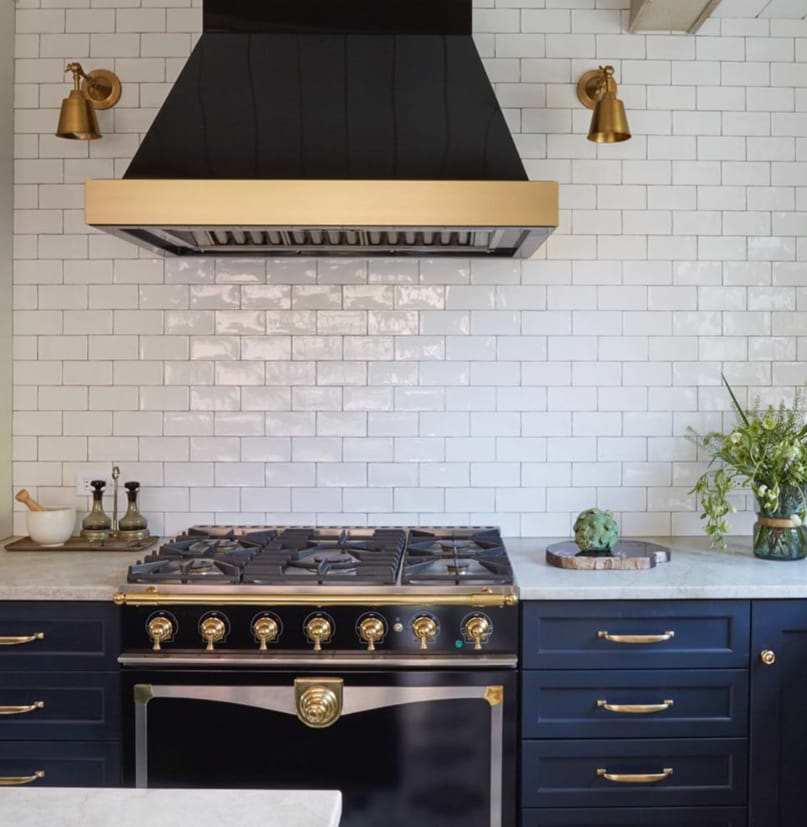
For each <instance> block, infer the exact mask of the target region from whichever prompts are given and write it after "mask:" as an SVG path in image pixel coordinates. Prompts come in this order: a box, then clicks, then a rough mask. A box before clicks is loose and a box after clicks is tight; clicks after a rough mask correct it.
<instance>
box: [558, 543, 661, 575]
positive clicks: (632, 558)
mask: <svg viewBox="0 0 807 827" xmlns="http://www.w3.org/2000/svg"><path fill="white" fill-rule="evenodd" d="M671 557H672V553H671V552H670V549H668V548H667V547H666V546H659V545H656V543H645V542H644V541H642V540H620V541H619V542H618V543H617V544H616V545H615V546H614V548H613V549H612V550H611V551H610V552H609V553H603V552H585V551H580V547H579V546H578V545H577V543H575V542H574V541H573V540H568V541H566V542H565V543H555V544H554V545H551V546H547V549H546V562H547V563H549V565H550V566H555V567H556V568H559V569H581V570H584V571H599V570H604V571H607V570H614V569H628V570H633V571H641V570H643V569H652V568H655V566H656V564H657V563H669V562H670V558H671Z"/></svg>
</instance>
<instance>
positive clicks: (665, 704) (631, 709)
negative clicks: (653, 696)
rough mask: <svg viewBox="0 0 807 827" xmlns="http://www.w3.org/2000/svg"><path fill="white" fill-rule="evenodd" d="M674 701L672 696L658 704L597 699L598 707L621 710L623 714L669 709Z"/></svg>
mask: <svg viewBox="0 0 807 827" xmlns="http://www.w3.org/2000/svg"><path fill="white" fill-rule="evenodd" d="M674 703H675V701H673V700H672V698H670V699H668V700H666V701H662V702H661V703H660V704H609V703H608V701H605V700H598V701H597V707H598V708H599V709H607V710H608V711H609V712H621V713H623V714H625V715H647V714H648V713H650V712H664V710H665V709H669V708H670V707H671V706H672V705H673V704H674Z"/></svg>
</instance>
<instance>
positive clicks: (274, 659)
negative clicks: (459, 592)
mask: <svg viewBox="0 0 807 827" xmlns="http://www.w3.org/2000/svg"><path fill="white" fill-rule="evenodd" d="M118 663H119V664H121V666H143V667H147V668H149V669H160V668H163V667H166V666H207V667H212V668H218V667H224V666H259V667H262V668H267V667H278V666H283V667H289V666H291V667H296V666H299V667H304V666H316V667H323V668H334V669H336V668H339V667H340V666H366V667H368V668H373V667H379V668H385V669H386V668H391V667H404V668H411V667H417V668H419V669H435V668H439V669H443V668H447V667H450V668H463V669H467V668H469V667H470V668H473V669H509V668H512V667H514V666H517V665H518V658H517V657H516V656H515V655H450V656H445V655H433V656H432V655H428V654H426V655H409V656H407V655H390V654H373V655H371V654H368V653H366V652H365V653H358V654H352V653H351V654H347V653H346V654H339V653H331V652H321V653H320V654H317V655H311V654H295V653H289V654H288V655H278V654H273V653H268V654H267V655H256V654H252V653H245V654H237V653H233V652H222V653H221V654H219V653H217V652H212V653H209V654H207V653H205V654H201V653H199V654H197V653H192V654H187V655H182V654H174V653H172V654H168V653H165V654H158V653H148V654H145V653H144V654H123V655H121V656H120V657H119V658H118Z"/></svg>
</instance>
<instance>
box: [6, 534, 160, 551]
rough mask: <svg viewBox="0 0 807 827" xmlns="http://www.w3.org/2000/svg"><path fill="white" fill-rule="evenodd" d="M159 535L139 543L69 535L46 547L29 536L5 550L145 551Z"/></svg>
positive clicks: (9, 545) (157, 539) (16, 541)
mask: <svg viewBox="0 0 807 827" xmlns="http://www.w3.org/2000/svg"><path fill="white" fill-rule="evenodd" d="M159 540H160V538H159V537H146V539H145V540H143V541H142V542H140V543H130V542H129V541H128V540H115V539H111V540H104V541H103V542H100V543H90V542H89V541H88V540H86V539H85V538H84V537H71V538H70V539H69V540H68V541H67V542H66V543H65V544H64V545H62V546H51V547H50V548H47V547H45V546H40V545H39V543H35V542H34V541H33V540H32V539H31V538H30V537H23V538H22V539H21V540H15V541H14V542H13V543H9V544H8V545H7V546H6V551H145V550H146V549H147V548H149V547H151V546H153V545H154V544H155V543H157V542H159Z"/></svg>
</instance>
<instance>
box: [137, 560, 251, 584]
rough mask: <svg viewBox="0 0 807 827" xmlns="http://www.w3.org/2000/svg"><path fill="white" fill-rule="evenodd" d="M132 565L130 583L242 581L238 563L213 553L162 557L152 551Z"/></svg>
mask: <svg viewBox="0 0 807 827" xmlns="http://www.w3.org/2000/svg"><path fill="white" fill-rule="evenodd" d="M150 557H151V558H153V559H148V558H147V559H146V560H145V561H143V562H142V563H137V564H136V565H134V566H130V567H129V582H130V583H207V582H218V583H238V582H239V580H240V579H241V570H240V568H239V567H238V566H237V565H234V564H233V563H230V562H227V561H225V560H218V559H215V558H213V557H184V556H183V557H170V556H167V557H160V556H159V555H150Z"/></svg>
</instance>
